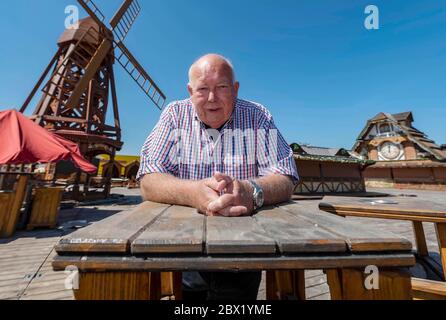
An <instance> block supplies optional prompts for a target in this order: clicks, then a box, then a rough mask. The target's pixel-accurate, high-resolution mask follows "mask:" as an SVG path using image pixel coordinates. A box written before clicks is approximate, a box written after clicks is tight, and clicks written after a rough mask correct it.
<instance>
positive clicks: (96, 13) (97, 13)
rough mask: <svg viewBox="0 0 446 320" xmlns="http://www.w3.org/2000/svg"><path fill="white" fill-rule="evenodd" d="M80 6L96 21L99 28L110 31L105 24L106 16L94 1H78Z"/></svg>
mask: <svg viewBox="0 0 446 320" xmlns="http://www.w3.org/2000/svg"><path fill="white" fill-rule="evenodd" d="M77 2H79V4H80V5H81V6H82V8H84V10H85V11H87V13H88V14H89V15H90V17H92V18H93V19H94V21H96V23H97V24H98V25H99V27H102V28H104V29H108V27H107V26H106V25H105V24H104V20H105V16H104V14H103V13H102V12H101V10H99V8H98V7H97V6H96V5H95V4H94V2H93V1H92V0H77Z"/></svg>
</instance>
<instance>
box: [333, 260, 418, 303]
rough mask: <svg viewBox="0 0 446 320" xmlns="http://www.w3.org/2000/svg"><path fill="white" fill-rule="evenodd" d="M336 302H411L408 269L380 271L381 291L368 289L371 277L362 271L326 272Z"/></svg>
mask: <svg viewBox="0 0 446 320" xmlns="http://www.w3.org/2000/svg"><path fill="white" fill-rule="evenodd" d="M326 273H327V281H328V285H329V286H330V293H331V294H332V299H334V300H341V299H342V300H410V299H412V293H411V291H412V285H411V278H410V273H409V271H408V270H407V269H397V268H396V269H382V270H379V289H367V288H366V286H365V283H366V278H367V277H368V276H369V275H368V274H365V273H364V270H361V269H333V270H326Z"/></svg>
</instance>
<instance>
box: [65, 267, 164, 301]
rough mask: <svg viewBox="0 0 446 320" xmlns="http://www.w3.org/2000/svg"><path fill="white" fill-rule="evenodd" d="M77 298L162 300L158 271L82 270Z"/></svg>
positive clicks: (76, 290) (75, 294)
mask: <svg viewBox="0 0 446 320" xmlns="http://www.w3.org/2000/svg"><path fill="white" fill-rule="evenodd" d="M74 297H75V299H76V300H160V298H161V278H160V274H159V273H157V272H81V273H80V274H79V288H78V289H75V290H74Z"/></svg>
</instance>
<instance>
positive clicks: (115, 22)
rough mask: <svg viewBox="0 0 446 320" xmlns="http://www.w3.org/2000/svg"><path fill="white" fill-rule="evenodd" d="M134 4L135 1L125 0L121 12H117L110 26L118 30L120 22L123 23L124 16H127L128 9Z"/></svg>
mask: <svg viewBox="0 0 446 320" xmlns="http://www.w3.org/2000/svg"><path fill="white" fill-rule="evenodd" d="M132 2H133V0H125V1H124V3H123V4H122V6H121V7H120V8H119V10H118V11H117V12H116V14H115V16H114V17H113V18H112V19H111V20H110V25H111V26H112V28H113V29H114V28H116V26H117V25H118V23H119V21H121V18H122V16H123V15H124V14H125V12H126V11H127V9H128V8H129V7H130V5H131V4H132Z"/></svg>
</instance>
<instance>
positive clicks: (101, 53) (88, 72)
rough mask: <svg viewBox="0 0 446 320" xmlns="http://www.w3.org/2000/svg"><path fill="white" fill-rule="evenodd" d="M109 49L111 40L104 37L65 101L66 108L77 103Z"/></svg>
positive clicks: (73, 106) (72, 106)
mask: <svg viewBox="0 0 446 320" xmlns="http://www.w3.org/2000/svg"><path fill="white" fill-rule="evenodd" d="M111 49H112V42H111V41H110V40H108V39H104V40H103V41H102V43H101V45H100V46H99V48H98V50H97V51H96V52H95V54H94V55H93V57H92V59H91V61H90V62H89V64H88V65H87V67H86V69H85V73H84V76H83V77H82V78H81V79H80V81H79V83H78V84H77V86H76V88H75V89H74V91H73V92H72V94H71V96H70V98H69V99H68V101H67V103H66V108H71V109H73V108H75V107H76V106H77V104H78V103H79V99H80V98H81V96H82V94H83V93H84V92H85V90H86V89H87V87H88V84H89V83H90V81H91V79H93V77H94V75H95V74H96V72H97V71H98V69H99V67H100V66H101V63H102V62H103V61H104V59H105V58H106V56H107V54H109V53H110V51H111Z"/></svg>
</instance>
